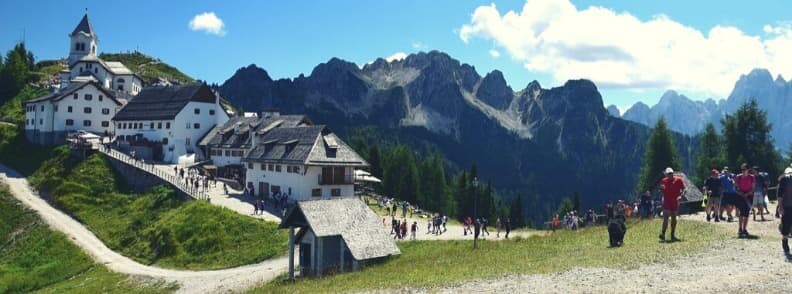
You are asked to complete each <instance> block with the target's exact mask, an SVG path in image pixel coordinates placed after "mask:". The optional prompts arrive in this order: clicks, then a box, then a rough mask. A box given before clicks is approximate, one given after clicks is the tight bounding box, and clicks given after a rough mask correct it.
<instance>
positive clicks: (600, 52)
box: [459, 0, 792, 96]
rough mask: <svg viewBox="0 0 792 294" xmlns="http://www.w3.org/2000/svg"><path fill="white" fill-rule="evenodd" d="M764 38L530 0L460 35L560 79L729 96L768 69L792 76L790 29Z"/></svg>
mask: <svg viewBox="0 0 792 294" xmlns="http://www.w3.org/2000/svg"><path fill="white" fill-rule="evenodd" d="M762 29H763V31H764V32H765V34H764V35H763V36H753V35H749V34H746V33H744V32H743V31H741V30H740V29H738V28H735V27H731V26H720V25H718V26H715V27H713V28H711V29H710V30H709V31H708V32H701V31H699V30H697V29H695V28H692V27H690V26H686V25H684V24H681V23H678V22H676V21H674V20H672V19H671V18H669V17H668V16H666V15H657V16H654V17H653V18H651V19H649V20H640V19H638V18H636V17H635V16H633V15H631V14H629V13H626V12H621V13H619V12H615V11H613V10H611V9H608V8H603V7H596V6H592V7H588V8H586V9H582V10H581V9H578V8H577V7H575V6H574V5H573V4H572V3H570V2H569V1H568V0H527V1H526V3H525V5H524V6H523V9H522V11H520V12H515V11H507V12H505V13H501V12H499V11H498V9H497V7H496V6H495V5H494V4H492V5H489V6H480V7H478V8H476V10H475V11H474V12H473V15H472V16H471V20H470V23H468V24H465V25H463V26H462V27H461V28H460V29H459V37H460V38H461V39H462V41H463V42H465V43H469V42H471V41H473V40H474V39H484V40H492V41H493V42H494V43H495V44H496V46H498V47H499V48H501V49H502V50H503V51H505V53H506V54H508V55H510V56H511V57H512V58H514V59H516V60H519V61H520V62H522V63H523V65H524V66H525V68H526V69H528V70H531V71H534V72H539V73H550V74H552V75H553V77H554V78H555V79H556V81H557V82H563V81H565V80H567V79H575V78H588V79H591V80H593V81H595V82H596V83H597V84H598V85H600V86H603V87H610V88H626V89H651V88H673V89H677V90H685V91H695V92H701V93H709V94H715V95H720V96H725V95H728V93H729V92H730V91H731V88H732V87H733V85H734V82H735V81H736V79H737V78H738V77H739V76H740V75H741V74H746V73H748V72H749V71H750V70H751V69H753V68H757V67H762V68H768V69H769V70H770V71H771V72H774V73H778V74H783V75H784V76H788V77H789V76H792V26H790V25H789V24H788V23H783V24H778V25H766V26H764V27H763V28H762Z"/></svg>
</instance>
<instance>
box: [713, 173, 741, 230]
mask: <svg viewBox="0 0 792 294" xmlns="http://www.w3.org/2000/svg"><path fill="white" fill-rule="evenodd" d="M720 180H721V184H723V192H722V193H721V211H719V212H718V213H720V219H721V220H723V211H724V210H725V211H726V221H728V222H732V221H733V216H732V215H733V214H732V212H734V208H735V206H734V204H735V203H737V204H741V203H742V201H740V200H739V198H740V196H738V195H737V189H736V188H735V187H734V174H732V173H731V172H729V167H728V166H725V167H723V170H721V173H720ZM724 206H725V207H724Z"/></svg>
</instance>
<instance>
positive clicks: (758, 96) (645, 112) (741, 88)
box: [611, 69, 792, 149]
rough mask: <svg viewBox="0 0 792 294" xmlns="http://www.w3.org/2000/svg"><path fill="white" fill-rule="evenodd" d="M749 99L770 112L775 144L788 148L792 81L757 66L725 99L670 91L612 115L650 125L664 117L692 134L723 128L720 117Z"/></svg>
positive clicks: (675, 127)
mask: <svg viewBox="0 0 792 294" xmlns="http://www.w3.org/2000/svg"><path fill="white" fill-rule="evenodd" d="M750 99H755V100H756V102H757V103H758V105H759V107H760V108H761V109H762V110H764V111H767V118H768V121H769V122H770V123H771V124H772V125H773V129H772V131H771V133H770V134H771V135H772V136H773V138H774V139H775V143H776V147H777V148H779V149H786V148H788V147H789V146H790V144H791V143H792V120H790V119H789V118H788V115H789V114H790V113H792V81H785V80H784V78H783V77H781V76H780V75H779V76H777V77H776V78H775V79H773V76H772V75H770V72H769V71H768V70H766V69H754V70H752V71H751V72H750V73H748V74H747V75H742V76H740V78H739V79H738V80H737V82H736V83H735V84H734V88H733V90H732V92H731V94H730V95H729V96H728V97H727V98H726V99H720V100H718V101H716V100H714V99H707V100H705V101H694V100H692V99H690V98H688V97H686V96H685V95H681V94H679V93H677V92H675V91H667V92H665V94H663V96H662V97H661V98H660V101H659V102H658V103H657V104H656V105H654V106H652V107H649V106H648V105H646V104H644V103H642V102H637V103H635V104H634V105H633V106H632V107H630V109H628V110H627V111H625V113H624V114H623V115H621V116H619V115H618V112H613V111H611V115H613V116H615V117H621V118H624V119H626V120H630V121H634V122H638V123H641V124H644V125H647V126H652V125H654V124H655V123H656V122H657V120H658V119H659V118H660V117H661V116H663V117H665V118H666V121H667V122H668V126H669V128H670V129H672V130H674V131H677V132H680V133H683V134H687V135H691V136H693V135H696V134H698V133H700V132H702V131H703V129H704V126H706V124H707V123H712V124H713V125H715V127H716V128H718V129H720V127H721V124H720V120H721V119H722V118H723V117H724V116H725V115H726V114H730V113H733V112H734V111H736V110H737V109H738V108H739V107H740V106H741V105H742V104H743V103H745V102H746V101H749V100H750ZM613 108H614V109H615V107H613Z"/></svg>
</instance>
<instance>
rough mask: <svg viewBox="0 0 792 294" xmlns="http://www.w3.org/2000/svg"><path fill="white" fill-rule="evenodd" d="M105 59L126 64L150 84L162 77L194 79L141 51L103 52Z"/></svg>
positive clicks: (180, 79)
mask: <svg viewBox="0 0 792 294" xmlns="http://www.w3.org/2000/svg"><path fill="white" fill-rule="evenodd" d="M99 58H101V59H102V60H104V61H119V62H121V63H123V64H124V65H126V67H128V68H129V69H130V70H131V71H132V72H134V73H136V74H138V75H139V76H140V77H142V78H143V83H145V84H146V85H150V84H152V83H153V82H155V81H156V80H157V78H159V77H162V78H165V79H167V80H176V81H179V82H182V83H190V82H193V81H194V80H193V79H192V78H191V77H189V76H187V75H186V74H184V73H182V72H181V71H179V70H178V69H176V68H175V67H173V66H170V65H168V64H167V63H164V62H162V61H161V60H159V59H156V58H153V57H151V56H148V55H145V54H143V53H139V52H133V53H102V54H100V55H99Z"/></svg>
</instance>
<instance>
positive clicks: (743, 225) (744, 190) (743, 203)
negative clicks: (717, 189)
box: [732, 163, 756, 238]
mask: <svg viewBox="0 0 792 294" xmlns="http://www.w3.org/2000/svg"><path fill="white" fill-rule="evenodd" d="M740 168H741V169H742V173H741V174H739V175H737V176H736V177H734V184H735V186H736V187H737V195H739V196H740V198H739V201H738V200H735V199H733V200H732V201H734V202H735V204H734V206H736V207H738V208H739V209H740V219H739V230H738V232H737V236H738V237H739V238H746V237H749V236H750V234H748V215H749V214H751V204H752V203H753V192H754V190H755V189H756V177H754V176H753V175H752V174H750V169H749V168H748V164H747V163H743V164H742V165H741V166H740Z"/></svg>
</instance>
